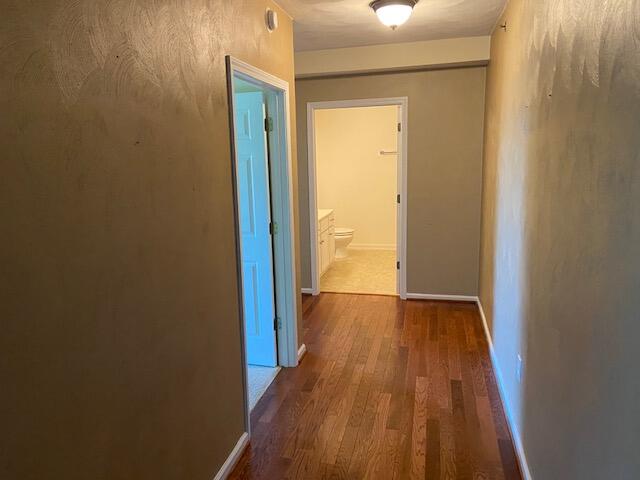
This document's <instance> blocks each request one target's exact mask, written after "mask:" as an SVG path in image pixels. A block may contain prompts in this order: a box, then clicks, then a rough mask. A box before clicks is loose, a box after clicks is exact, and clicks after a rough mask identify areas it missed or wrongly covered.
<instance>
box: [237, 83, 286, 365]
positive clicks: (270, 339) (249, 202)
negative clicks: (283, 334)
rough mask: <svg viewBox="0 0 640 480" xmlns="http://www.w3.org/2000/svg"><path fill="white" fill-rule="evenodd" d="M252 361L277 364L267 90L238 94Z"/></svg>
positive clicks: (244, 262)
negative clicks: (264, 91)
mask: <svg viewBox="0 0 640 480" xmlns="http://www.w3.org/2000/svg"><path fill="white" fill-rule="evenodd" d="M234 116H235V118H234V121H235V132H236V149H237V181H238V209H239V217H240V235H241V254H242V285H243V304H244V318H245V327H246V328H245V330H246V347H247V362H248V363H249V364H251V365H264V366H271V367H273V366H276V364H277V354H276V332H275V323H274V322H275V320H274V319H275V316H276V313H275V300H274V298H275V295H274V278H273V261H272V260H273V257H272V246H271V233H270V227H269V225H270V222H271V205H270V196H269V166H268V157H267V141H266V135H265V104H264V97H263V94H262V92H247V93H237V94H236V95H235V96H234Z"/></svg>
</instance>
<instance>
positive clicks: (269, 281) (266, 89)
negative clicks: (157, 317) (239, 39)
mask: <svg viewBox="0 0 640 480" xmlns="http://www.w3.org/2000/svg"><path fill="white" fill-rule="evenodd" d="M227 75H228V87H229V103H230V113H231V115H230V119H229V120H230V126H231V145H232V167H233V168H232V171H233V186H234V193H235V195H234V200H235V201H234V205H235V210H236V229H235V230H236V231H235V234H236V244H237V247H238V248H237V251H238V255H237V256H238V280H239V283H238V287H239V293H240V298H239V301H240V311H241V329H242V346H243V372H244V377H245V381H246V387H247V388H246V398H245V401H246V413H247V416H246V419H247V431H248V429H249V423H248V422H249V412H250V411H251V409H253V407H254V406H255V405H256V403H257V402H258V400H259V399H260V397H261V396H262V394H263V393H264V392H265V391H266V389H267V388H268V386H269V384H270V383H271V382H272V381H273V379H274V378H275V376H276V375H277V373H278V371H279V369H280V367H281V366H296V365H297V363H298V355H297V352H298V347H297V343H298V341H297V321H296V318H297V315H296V309H297V301H296V288H295V271H294V251H293V248H294V240H293V210H292V198H293V196H292V182H291V178H292V176H291V147H290V137H289V128H288V127H289V98H288V83H287V82H284V81H282V80H280V79H278V78H276V77H273V76H271V75H269V74H267V73H265V72H263V71H261V70H258V69H256V68H254V67H252V66H250V65H248V64H245V63H243V62H241V61H239V60H236V59H234V58H231V57H227Z"/></svg>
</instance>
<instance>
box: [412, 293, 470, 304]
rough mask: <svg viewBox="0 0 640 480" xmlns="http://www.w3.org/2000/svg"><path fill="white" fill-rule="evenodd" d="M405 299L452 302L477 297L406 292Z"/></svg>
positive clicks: (466, 300)
mask: <svg viewBox="0 0 640 480" xmlns="http://www.w3.org/2000/svg"><path fill="white" fill-rule="evenodd" d="M407 300H449V301H452V302H473V303H476V302H477V301H478V297H474V296H471V295H437V294H431V293H407Z"/></svg>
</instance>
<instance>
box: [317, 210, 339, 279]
mask: <svg viewBox="0 0 640 480" xmlns="http://www.w3.org/2000/svg"><path fill="white" fill-rule="evenodd" d="M335 253H336V244H335V220H334V217H333V209H329V208H327V209H318V266H319V267H320V276H322V275H323V274H324V273H325V272H326V271H327V269H328V268H329V266H331V263H333V261H334V260H335Z"/></svg>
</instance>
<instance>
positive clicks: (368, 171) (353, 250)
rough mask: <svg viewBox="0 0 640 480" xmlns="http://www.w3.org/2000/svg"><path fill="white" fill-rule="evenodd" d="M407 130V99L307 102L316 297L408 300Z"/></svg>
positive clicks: (313, 268)
mask: <svg viewBox="0 0 640 480" xmlns="http://www.w3.org/2000/svg"><path fill="white" fill-rule="evenodd" d="M406 125H407V99H406V98H385V99H370V100H347V101H337V102H315V103H309V104H308V105H307V136H308V159H309V207H310V212H309V218H310V238H311V242H310V244H311V274H312V275H311V276H312V289H311V290H312V291H311V293H313V294H314V295H317V294H319V293H320V292H338V293H364V294H383V295H400V296H401V297H402V298H405V296H406V287H405V283H406V282H405V273H404V272H405V265H404V264H405V262H404V258H405V247H406V245H405V224H406V220H405V219H406V201H405V195H404V192H405V190H406V145H407V135H406V130H407V129H406Z"/></svg>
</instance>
